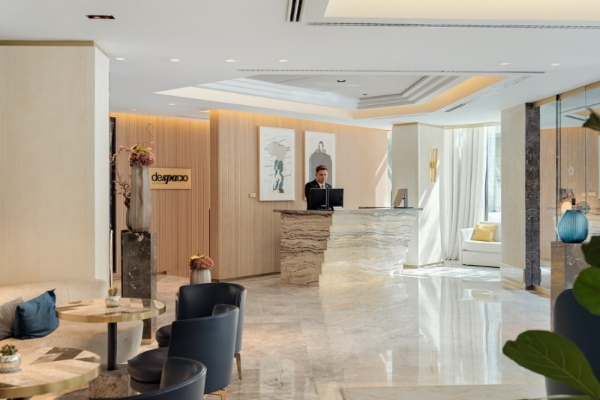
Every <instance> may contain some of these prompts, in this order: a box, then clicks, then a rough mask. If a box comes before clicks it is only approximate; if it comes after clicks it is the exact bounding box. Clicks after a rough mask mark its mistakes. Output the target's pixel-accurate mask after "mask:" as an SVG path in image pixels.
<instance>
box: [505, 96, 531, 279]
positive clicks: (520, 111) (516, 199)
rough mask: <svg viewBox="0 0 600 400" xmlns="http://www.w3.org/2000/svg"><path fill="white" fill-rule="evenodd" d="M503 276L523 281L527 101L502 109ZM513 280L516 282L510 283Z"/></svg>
mask: <svg viewBox="0 0 600 400" xmlns="http://www.w3.org/2000/svg"><path fill="white" fill-rule="evenodd" d="M501 118H502V127H501V129H502V130H501V132H502V209H503V210H502V211H503V212H502V228H501V229H502V265H501V267H500V270H501V274H502V279H503V280H505V281H511V280H512V281H516V282H518V283H522V282H524V275H523V271H524V270H525V225H526V222H527V221H526V219H525V104H521V105H519V106H516V107H513V108H509V109H507V110H502V116H501ZM511 283H514V282H511Z"/></svg>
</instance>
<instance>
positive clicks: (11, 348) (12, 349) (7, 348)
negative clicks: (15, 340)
mask: <svg viewBox="0 0 600 400" xmlns="http://www.w3.org/2000/svg"><path fill="white" fill-rule="evenodd" d="M18 352H19V349H17V348H16V346H15V345H14V344H5V345H4V346H2V349H0V354H2V355H3V356H5V357H6V356H14V355H15V354H17V353H18Z"/></svg>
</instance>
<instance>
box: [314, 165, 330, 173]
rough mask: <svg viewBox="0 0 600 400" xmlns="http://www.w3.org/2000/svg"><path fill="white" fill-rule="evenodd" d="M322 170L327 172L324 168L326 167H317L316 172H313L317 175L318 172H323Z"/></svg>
mask: <svg viewBox="0 0 600 400" xmlns="http://www.w3.org/2000/svg"><path fill="white" fill-rule="evenodd" d="M323 170H325V171H327V167H326V166H324V165H319V166H318V167H317V169H316V171H315V174H318V173H319V171H323ZM328 172H329V171H328Z"/></svg>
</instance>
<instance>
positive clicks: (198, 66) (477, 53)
mask: <svg viewBox="0 0 600 400" xmlns="http://www.w3.org/2000/svg"><path fill="white" fill-rule="evenodd" d="M370 1H371V2H372V1H373V0H370ZM578 1H580V0H578ZM581 1H583V0H581ZM521 3H522V2H521ZM304 4H305V9H304V13H303V19H302V22H297V23H292V22H286V20H285V18H286V13H287V6H288V3H287V1H286V0H252V1H249V0H219V1H215V0H212V1H209V0H172V1H169V2H166V1H163V0H161V1H159V0H127V1H123V0H85V1H81V0H52V1H48V0H19V1H15V0H0V10H2V12H1V13H0V40H94V41H95V42H97V44H98V45H99V46H100V47H101V48H102V49H103V50H104V51H105V52H106V53H107V54H108V55H109V57H110V58H111V75H110V79H111V88H110V107H111V110H112V111H120V112H130V113H131V112H133V113H142V114H152V115H162V116H189V117H196V118H206V113H202V111H203V110H207V109H218V108H224V109H234V110H246V111H250V112H259V113H270V114H274V115H282V116H289V117H298V118H306V119H315V120H322V121H330V122H338V123H348V124H356V125H363V126H373V127H380V128H389V127H390V126H391V124H392V123H405V122H414V121H419V122H425V123H432V124H442V125H455V124H466V123H478V122H493V121H498V120H499V119H500V110H502V109H505V108H508V107H511V106H514V105H517V104H520V103H523V102H529V101H535V100H538V99H540V98H544V97H547V96H550V95H553V94H556V93H560V92H563V91H566V90H569V89H571V88H574V87H578V86H581V85H585V84H587V83H590V82H594V81H598V80H600V68H599V66H600V53H599V52H595V51H594V45H595V43H598V42H599V40H600V29H519V28H509V29H506V28H451V27H450V28H424V27H413V28H409V27H373V26H370V27H366V26H356V27H331V26H310V25H307V23H308V22H328V21H331V22H346V21H348V22H357V21H359V22H382V21H385V22H391V23H411V24H413V23H414V24H420V23H431V22H432V20H433V18H434V17H435V16H434V15H432V16H431V17H430V18H428V19H412V20H407V19H394V18H384V19H381V18H348V19H346V18H339V17H336V18H327V17H325V10H326V8H327V4H328V3H327V0H304ZM456 4H460V3H455V5H456ZM506 4H509V3H506ZM552 4H553V8H552V9H553V10H554V11H553V12H555V13H556V15H563V14H561V13H562V12H564V15H565V20H562V21H558V22H553V23H564V24H569V25H580V24H585V25H588V26H597V25H598V26H600V23H597V22H594V21H592V22H590V21H578V20H576V21H573V20H572V19H571V20H567V19H568V18H567V16H568V15H567V12H568V11H569V9H572V8H573V6H572V2H568V3H567V2H564V1H563V2H560V3H558V2H556V3H554V2H553V3H552ZM586 4H587V5H588V6H589V5H590V4H592V3H589V2H588V3H586ZM515 7H516V6H515ZM456 9H457V10H462V11H464V15H468V13H467V11H468V10H467V9H466V8H464V9H463V8H462V7H456ZM511 12H512V14H511V15H521V14H520V9H518V8H513V9H512V10H511ZM87 14H112V15H114V16H115V18H116V19H115V20H108V21H103V20H100V21H94V20H88V19H87V18H86V17H85V15H87ZM462 15H463V14H461V19H460V20H458V19H448V20H443V22H444V23H447V24H452V23H458V22H460V23H465V20H466V19H465V17H462ZM585 15H592V16H594V15H595V16H597V15H600V14H598V13H591V12H586V13H585ZM569 18H570V17H569ZM437 22H440V21H439V20H437ZM468 23H469V24H472V25H476V24H483V23H486V21H485V19H480V20H478V19H473V20H468ZM495 23H512V24H518V25H520V24H547V21H540V20H532V19H528V20H523V19H520V20H518V19H516V18H515V20H510V19H503V20H497V21H495ZM116 57H125V58H126V61H116V60H115V58H116ZM172 58H179V59H181V60H182V61H181V62H179V63H173V62H170V61H169V60H170V59H172ZM226 59H235V60H236V62H235V63H226V62H225V60H226ZM280 59H288V60H289V62H287V63H280V62H279V60H280ZM502 62H510V63H511V64H510V65H508V66H501V65H500V63H502ZM552 63H561V64H562V65H561V66H559V67H551V66H550V64H552ZM528 71H529V72H528ZM531 72H533V73H531ZM279 74H281V75H311V76H312V75H317V76H319V77H323V76H327V77H331V78H335V79H336V80H337V79H346V80H347V81H350V80H354V79H357V80H363V79H364V80H365V81H366V80H368V79H367V78H365V76H366V75H368V76H370V77H373V78H369V79H374V80H373V81H372V82H371V84H369V85H367V84H365V85H363V86H362V87H361V89H360V90H365V91H364V92H363V93H369V91H367V89H369V90H371V89H372V90H371V92H373V90H375V91H377V90H379V89H378V88H380V87H381V85H380V84H379V83H377V82H376V80H377V79H378V78H377V77H378V75H381V76H384V75H390V74H394V75H396V76H398V78H397V79H398V82H396V83H392V84H393V85H396V84H397V85H398V87H401V86H402V85H403V83H402V82H404V79H410V78H402V77H401V76H402V75H406V76H409V77H410V76H415V75H427V74H429V75H435V74H442V75H443V74H452V75H458V76H471V75H477V74H479V75H505V76H506V77H507V78H506V79H505V80H503V81H501V82H499V83H498V84H496V86H501V85H503V84H505V83H506V82H509V81H512V80H515V79H518V78H520V77H523V76H530V78H529V79H526V80H523V81H521V82H520V83H518V84H516V85H513V86H510V87H507V88H506V89H504V90H502V91H499V92H497V93H494V94H492V95H489V96H486V97H484V98H481V99H480V100H477V101H474V102H471V103H469V104H467V105H466V106H464V107H461V108H459V109H457V110H455V111H452V112H449V113H446V112H444V110H445V109H443V110H439V111H437V112H434V113H430V114H425V115H420V116H404V117H396V118H387V117H386V118H381V119H361V120H353V119H352V118H350V117H348V115H347V114H344V113H334V112H332V113H330V114H329V115H323V114H318V113H312V112H311V111H310V110H308V109H303V110H302V111H300V112H294V111H290V110H289V107H288V109H282V108H277V107H270V104H272V103H270V102H269V101H264V102H263V101H261V102H250V101H248V102H245V104H233V103H228V102H227V99H226V98H225V97H222V96H218V95H217V94H215V96H214V97H210V96H209V97H210V98H209V99H197V98H183V97H175V96H168V95H164V94H157V92H165V91H171V90H173V89H178V88H186V87H190V86H195V87H198V86H199V85H203V84H209V83H215V82H220V81H227V80H232V79H238V78H249V77H252V76H256V75H279ZM315 79H316V80H319V79H325V78H315ZM386 79H387V78H386ZM173 93H174V92H173ZM352 93H353V92H352ZM353 95H356V94H355V93H353ZM476 97H478V96H477V93H475V94H473V95H472V96H469V98H476ZM469 98H467V99H463V101H464V100H468V99H469ZM460 102H461V101H458V102H456V104H458V103H460ZM171 103H174V104H176V105H174V106H170V105H169V104H171ZM132 109H135V110H136V111H132Z"/></svg>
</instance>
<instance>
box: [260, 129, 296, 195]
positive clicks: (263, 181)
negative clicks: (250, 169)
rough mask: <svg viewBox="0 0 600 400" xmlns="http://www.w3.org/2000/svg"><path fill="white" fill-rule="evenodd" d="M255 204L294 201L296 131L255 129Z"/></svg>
mask: <svg viewBox="0 0 600 400" xmlns="http://www.w3.org/2000/svg"><path fill="white" fill-rule="evenodd" d="M258 130H259V138H258V165H259V167H258V169H259V174H258V175H259V201H292V200H295V199H296V169H295V168H296V131H295V130H294V129H284V128H271V127H265V126H261V127H259V129H258Z"/></svg>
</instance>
